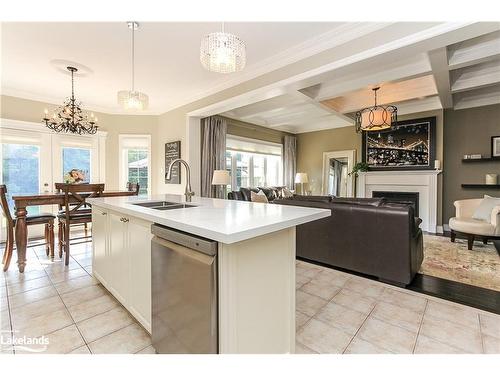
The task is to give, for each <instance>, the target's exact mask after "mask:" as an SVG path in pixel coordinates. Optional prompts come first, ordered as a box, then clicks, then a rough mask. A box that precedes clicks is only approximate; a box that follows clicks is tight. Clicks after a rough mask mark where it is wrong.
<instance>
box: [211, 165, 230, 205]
mask: <svg viewBox="0 0 500 375" xmlns="http://www.w3.org/2000/svg"><path fill="white" fill-rule="evenodd" d="M230 183H231V177H229V172H228V171H226V170H223V169H216V170H215V171H214V175H213V177H212V185H216V186H220V185H222V196H223V198H224V199H226V186H227V185H229V184H230Z"/></svg>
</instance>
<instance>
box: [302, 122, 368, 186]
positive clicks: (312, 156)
mask: <svg viewBox="0 0 500 375" xmlns="http://www.w3.org/2000/svg"><path fill="white" fill-rule="evenodd" d="M342 150H356V160H357V161H359V160H361V154H360V153H359V152H360V150H361V136H360V135H359V134H358V133H356V131H355V129H354V126H346V127H343V128H336V129H329V130H321V131H316V132H310V133H301V134H298V135H297V172H305V173H307V176H308V177H309V190H311V191H312V194H314V195H319V194H321V184H322V174H323V152H328V151H342Z"/></svg>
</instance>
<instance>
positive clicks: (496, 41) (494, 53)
mask: <svg viewBox="0 0 500 375" xmlns="http://www.w3.org/2000/svg"><path fill="white" fill-rule="evenodd" d="M498 57H500V31H496V32H492V33H489V34H485V35H481V36H479V37H476V38H473V39H469V40H465V41H463V42H460V43H456V44H453V45H451V46H449V47H448V58H449V59H448V65H449V66H450V69H459V68H464V67H467V66H471V65H475V64H478V63H482V62H486V61H491V60H492V59H498Z"/></svg>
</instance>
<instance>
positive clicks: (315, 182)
mask: <svg viewBox="0 0 500 375" xmlns="http://www.w3.org/2000/svg"><path fill="white" fill-rule="evenodd" d="M432 116H436V158H437V159H439V160H443V110H436V111H427V112H419V113H413V114H411V115H404V116H398V120H401V121H403V120H411V119H416V118H423V117H432ZM342 150H356V161H361V159H362V156H363V155H362V150H361V134H358V133H356V130H355V128H354V126H347V127H343V128H336V129H329V130H321V131H316V132H310V133H302V134H298V136H297V171H298V172H305V173H307V174H308V177H309V182H310V183H309V189H310V190H311V191H312V194H321V185H322V173H323V152H328V151H342ZM441 217H442V178H441V177H439V178H438V220H437V222H438V225H441V223H442V220H441Z"/></svg>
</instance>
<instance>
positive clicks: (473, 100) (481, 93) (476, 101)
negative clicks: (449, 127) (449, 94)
mask: <svg viewBox="0 0 500 375" xmlns="http://www.w3.org/2000/svg"><path fill="white" fill-rule="evenodd" d="M453 101H454V103H455V105H454V107H453V108H454V109H456V110H458V109H465V108H474V107H482V106H485V105H492V104H500V85H495V86H488V87H484V88H481V89H477V90H472V91H464V92H459V93H456V94H453Z"/></svg>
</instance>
